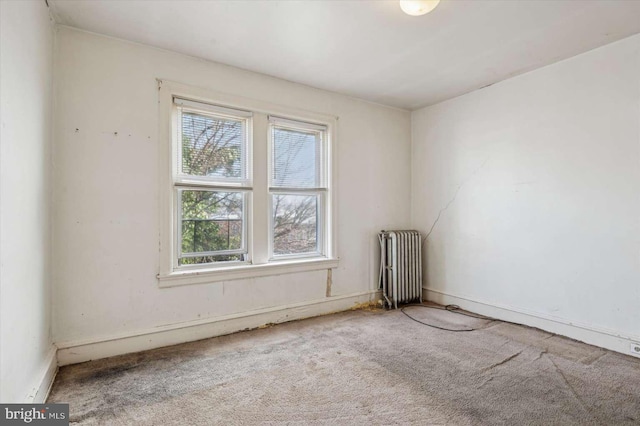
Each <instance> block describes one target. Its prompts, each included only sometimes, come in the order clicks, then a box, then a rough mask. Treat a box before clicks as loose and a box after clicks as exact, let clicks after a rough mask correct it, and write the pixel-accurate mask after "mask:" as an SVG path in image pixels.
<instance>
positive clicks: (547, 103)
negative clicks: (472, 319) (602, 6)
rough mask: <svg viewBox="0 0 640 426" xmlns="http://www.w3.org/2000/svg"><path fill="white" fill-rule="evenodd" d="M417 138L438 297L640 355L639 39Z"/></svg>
mask: <svg viewBox="0 0 640 426" xmlns="http://www.w3.org/2000/svg"><path fill="white" fill-rule="evenodd" d="M412 132H413V147H412V223H413V225H414V226H415V227H417V228H418V229H420V230H421V231H423V232H425V233H426V232H428V231H429V230H430V229H431V227H432V226H433V231H432V233H431V235H430V237H429V238H428V241H427V243H426V260H427V262H426V265H427V266H426V269H427V283H426V286H427V288H428V289H430V290H432V291H430V292H429V297H430V298H431V299H433V300H438V301H442V302H449V303H450V302H457V303H459V304H461V305H463V306H467V307H469V308H472V309H474V310H476V311H480V312H484V313H488V314H493V315H498V316H501V317H503V318H511V319H515V320H518V321H523V322H525V323H527V324H531V325H536V326H539V327H543V328H546V329H549V330H552V331H557V332H561V333H562V334H567V335H569V336H572V337H575V338H578V339H581V340H586V341H590V342H591V343H595V344H600V345H602V346H606V347H609V348H612V349H615V350H620V351H623V352H626V353H628V352H629V344H628V342H627V341H625V340H623V339H618V338H617V337H616V336H618V335H620V336H622V337H624V338H631V339H633V340H636V341H638V340H640V309H638V307H639V306H640V35H636V36H633V37H630V38H627V39H625V40H622V41H620V42H616V43H613V44H610V45H608V46H605V47H602V48H599V49H596V50H593V51H590V52H587V53H585V54H582V55H579V56H577V57H574V58H571V59H568V60H565V61H562V62H559V63H556V64H554V65H551V66H547V67H545V68H542V69H539V70H536V71H533V72H530V73H528V74H525V75H522V76H519V77H516V78H512V79H510V80H507V81H504V82H501V83H498V84H495V85H493V86H490V87H487V88H485V89H482V90H479V91H476V92H473V93H470V94H467V95H464V96H461V97H459V98H456V99H453V100H450V101H447V102H443V103H440V104H437V105H434V106H431V107H427V108H424V109H421V110H418V111H415V112H414V113H413V115H412ZM438 215H440V218H439V220H438V221H437V223H436V224H435V226H434V225H433V224H434V222H436V220H437V218H438ZM477 302H480V303H477ZM514 312H517V313H514Z"/></svg>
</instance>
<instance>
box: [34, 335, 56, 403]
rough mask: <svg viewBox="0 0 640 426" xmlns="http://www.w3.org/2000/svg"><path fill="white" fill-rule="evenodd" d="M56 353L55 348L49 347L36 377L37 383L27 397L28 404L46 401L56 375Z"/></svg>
mask: <svg viewBox="0 0 640 426" xmlns="http://www.w3.org/2000/svg"><path fill="white" fill-rule="evenodd" d="M56 352H57V348H56V347H55V346H54V345H51V348H50V349H49V352H48V353H47V357H46V359H45V362H44V365H43V367H42V370H41V371H40V374H39V375H38V382H37V383H36V385H35V386H34V387H33V389H32V391H31V393H30V394H29V396H28V397H27V402H28V403H33V404H43V403H44V402H45V401H46V400H47V397H48V396H49V391H51V386H53V380H54V379H55V378H56V373H57V372H58V359H57V357H56Z"/></svg>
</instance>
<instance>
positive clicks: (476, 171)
mask: <svg viewBox="0 0 640 426" xmlns="http://www.w3.org/2000/svg"><path fill="white" fill-rule="evenodd" d="M490 159H491V156H489V157H487V159H486V160H484V161H483V162H482V164H480V166H478V167H477V168H476V169H475V170H474V171H473V172H471V173H470V174H469V176H467V177H466V178H465V179H464V180H463V181H462V182H460V184H459V185H458V187H457V188H456V191H455V192H454V194H453V197H451V199H450V200H449V202H448V203H447V204H446V205H445V206H444V207H443V208H441V209H440V211H439V212H438V216H437V217H436V220H434V221H433V223H432V224H431V227H430V228H429V232H427V235H425V237H424V238H423V239H422V245H423V246H424V244H425V243H426V242H427V239H428V238H429V236H430V235H431V233H432V232H433V230H434V229H435V227H436V225H437V224H438V221H440V216H442V213H444V212H445V211H446V210H447V209H448V208H449V206H451V204H453V202H454V201H456V198H458V193H459V192H460V189H462V187H463V186H464V185H465V184H466V183H467V182H468V181H469V180H471V178H472V177H473V176H475V175H476V174H477V173H478V172H479V171H480V169H482V168H483V167H484V166H485V164H487V163H488V162H489V160H490Z"/></svg>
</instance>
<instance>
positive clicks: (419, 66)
mask: <svg viewBox="0 0 640 426" xmlns="http://www.w3.org/2000/svg"><path fill="white" fill-rule="evenodd" d="M49 3H50V4H51V6H52V8H53V13H54V16H55V17H56V20H57V21H58V23H61V24H64V25H69V26H72V27H77V28H81V29H84V30H89V31H93V32H96V33H100V34H106V35H110V36H114V37H118V38H122V39H126V40H131V41H136V42H140V43H145V44H149V45H152V46H157V47H161V48H165V49H169V50H173V51H176V52H181V53H185V54H188V55H193V56H197V57H201V58H205V59H209V60H212V61H216V62H221V63H225V64H229V65H233V66H236V67H240V68H244V69H247V70H252V71H256V72H260V73H263V74H268V75H272V76H275V77H279V78H283V79H286V80H290V81H295V82H298V83H303V84H307V85H310V86H314V87H318V88H322V89H327V90H331V91H335V92H340V93H345V94H349V95H352V96H355V97H358V98H362V99H367V100H370V101H373V102H378V103H382V104H386V105H392V106H397V107H402V108H407V109H415V108H418V107H422V106H425V105H431V104H434V103H437V102H439V101H442V100H445V99H449V98H452V97H455V96H458V95H461V94H463V93H467V92H469V91H472V90H474V89H478V88H481V87H484V86H486V85H489V84H493V83H496V82H498V81H500V80H504V79H506V78H509V77H511V76H514V75H517V74H521V73H523V72H526V71H528V70H532V69H535V68H538V67H541V66H544V65H547V64H550V63H553V62H556V61H559V60H562V59H565V58H568V57H571V56H574V55H576V54H578V53H581V52H584V51H587V50H590V49H593V48H595V47H598V46H601V45H604V44H607V43H610V42H612V41H615V40H618V39H621V38H624V37H627V36H629V35H632V34H635V33H638V32H640V1H635V0H626V1H625V0H621V1H619V0H603V1H595V0H591V1H582V0H573V1H553V0H538V1H529V0H509V1H489V0H486V1H480V0H442V1H441V3H440V5H439V6H438V8H437V9H436V10H435V11H433V12H432V13H430V14H427V15H424V16H420V17H411V16H407V15H405V14H404V13H402V11H401V10H400V8H399V6H398V2H397V1H275V0H272V1H259V0H258V1H256V0H253V1H185V0H182V1H180V0H174V1H155V0H135V1H133V0H132V1H115V0H95V1H74V0H49Z"/></svg>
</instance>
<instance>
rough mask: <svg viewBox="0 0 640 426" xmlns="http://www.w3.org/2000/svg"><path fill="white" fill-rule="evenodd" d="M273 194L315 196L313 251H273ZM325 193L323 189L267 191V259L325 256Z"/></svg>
mask: <svg viewBox="0 0 640 426" xmlns="http://www.w3.org/2000/svg"><path fill="white" fill-rule="evenodd" d="M275 195H303V196H315V197H316V200H317V201H316V203H317V204H316V248H315V250H314V251H310V252H305V253H287V254H277V253H275V244H276V241H275V225H276V224H275V218H274V216H275V211H274V208H275V206H274V203H273V202H274V196H275ZM326 195H327V193H326V192H325V191H304V192H301V191H280V190H278V191H269V211H268V214H269V232H268V234H269V260H271V261H277V260H286V259H301V258H308V257H324V256H326V252H327V247H326V245H325V229H326V228H325V227H326V223H327V221H326V216H327V211H326V210H327V209H326V205H327V204H326Z"/></svg>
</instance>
